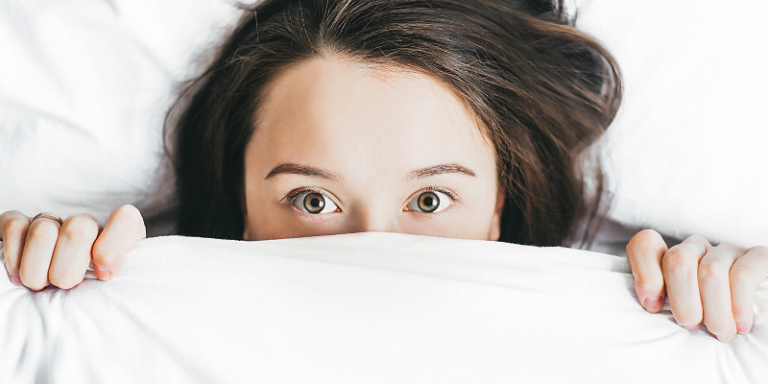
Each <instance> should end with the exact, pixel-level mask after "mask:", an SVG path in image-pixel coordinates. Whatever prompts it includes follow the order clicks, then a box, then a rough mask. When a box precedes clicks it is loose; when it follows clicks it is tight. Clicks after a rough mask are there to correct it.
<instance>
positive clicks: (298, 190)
mask: <svg viewBox="0 0 768 384" xmlns="http://www.w3.org/2000/svg"><path fill="white" fill-rule="evenodd" d="M430 191H436V192H442V193H444V194H445V195H446V196H448V197H449V198H451V201H452V202H454V203H456V202H459V201H461V198H459V196H458V195H457V194H455V193H453V192H452V191H450V190H448V189H445V188H441V187H438V186H434V185H433V186H429V187H426V188H424V189H422V190H421V191H419V192H418V193H424V192H430ZM305 192H309V193H318V194H321V195H323V196H327V194H326V193H324V192H323V191H319V190H317V189H313V188H310V187H299V188H296V189H294V190H292V191H290V192H288V193H287V194H286V195H285V196H283V198H284V199H288V200H293V199H294V198H295V197H296V196H298V195H300V194H302V193H305Z"/></svg>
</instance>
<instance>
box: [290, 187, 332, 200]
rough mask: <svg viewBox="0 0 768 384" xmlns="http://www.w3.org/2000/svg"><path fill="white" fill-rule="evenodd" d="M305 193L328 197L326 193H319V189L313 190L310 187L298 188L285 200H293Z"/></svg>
mask: <svg viewBox="0 0 768 384" xmlns="http://www.w3.org/2000/svg"><path fill="white" fill-rule="evenodd" d="M304 192H309V193H317V194H320V195H323V196H327V195H328V194H327V193H324V192H322V191H319V190H317V189H312V188H309V187H299V188H296V189H294V190H292V191H290V192H288V193H287V194H286V195H285V196H284V197H283V198H284V199H288V200H293V199H294V198H295V197H296V196H298V195H301V194H302V193H304Z"/></svg>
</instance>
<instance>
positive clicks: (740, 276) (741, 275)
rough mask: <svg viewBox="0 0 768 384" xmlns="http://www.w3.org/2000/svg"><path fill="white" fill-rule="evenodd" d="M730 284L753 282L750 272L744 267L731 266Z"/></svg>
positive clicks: (740, 284)
mask: <svg viewBox="0 0 768 384" xmlns="http://www.w3.org/2000/svg"><path fill="white" fill-rule="evenodd" d="M729 277H730V279H731V285H737V286H744V285H747V286H748V285H751V284H753V281H754V280H753V278H752V273H750V270H749V268H746V267H733V268H731V272H730V274H729Z"/></svg>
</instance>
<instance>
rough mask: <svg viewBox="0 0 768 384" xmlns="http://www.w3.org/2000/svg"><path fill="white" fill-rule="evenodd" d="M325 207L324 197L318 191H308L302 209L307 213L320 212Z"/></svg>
mask: <svg viewBox="0 0 768 384" xmlns="http://www.w3.org/2000/svg"><path fill="white" fill-rule="evenodd" d="M323 208H325V197H323V195H321V194H319V193H308V194H307V196H305V197H304V209H306V210H307V212H309V213H320V212H322V211H323Z"/></svg>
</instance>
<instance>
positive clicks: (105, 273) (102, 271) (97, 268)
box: [93, 265, 112, 279]
mask: <svg viewBox="0 0 768 384" xmlns="http://www.w3.org/2000/svg"><path fill="white" fill-rule="evenodd" d="M93 270H94V272H98V273H99V274H100V275H102V276H106V278H107V279H109V278H110V277H112V276H111V275H112V273H111V272H109V269H106V268H104V267H102V266H100V265H96V266H94V268H93Z"/></svg>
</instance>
